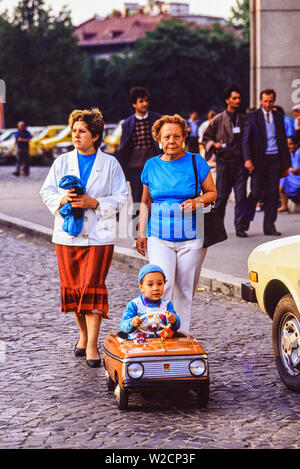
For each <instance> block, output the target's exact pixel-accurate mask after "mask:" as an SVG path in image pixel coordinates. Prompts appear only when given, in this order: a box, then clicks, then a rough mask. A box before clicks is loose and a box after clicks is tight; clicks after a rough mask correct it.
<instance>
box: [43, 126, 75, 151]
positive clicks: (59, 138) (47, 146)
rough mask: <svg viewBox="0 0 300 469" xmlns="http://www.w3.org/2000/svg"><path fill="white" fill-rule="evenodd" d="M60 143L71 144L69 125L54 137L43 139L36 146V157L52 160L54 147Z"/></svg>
mask: <svg viewBox="0 0 300 469" xmlns="http://www.w3.org/2000/svg"><path fill="white" fill-rule="evenodd" d="M61 142H72V130H71V128H70V126H69V125H67V126H66V127H65V128H64V129H62V130H61V131H60V132H59V133H58V134H57V135H55V137H52V138H45V139H44V140H41V141H40V142H38V143H37V145H36V147H37V148H36V154H37V156H44V157H45V158H48V159H50V160H52V159H53V149H54V147H55V145H57V144H58V143H61Z"/></svg>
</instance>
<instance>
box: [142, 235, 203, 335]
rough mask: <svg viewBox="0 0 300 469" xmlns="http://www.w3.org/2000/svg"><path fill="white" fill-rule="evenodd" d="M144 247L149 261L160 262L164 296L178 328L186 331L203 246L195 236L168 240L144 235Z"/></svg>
mask: <svg viewBox="0 0 300 469" xmlns="http://www.w3.org/2000/svg"><path fill="white" fill-rule="evenodd" d="M147 250H148V259H149V263H150V264H156V265H158V266H160V267H161V268H162V269H163V271H164V272H165V275H166V278H167V281H166V285H165V293H164V298H165V299H166V300H169V301H172V303H173V306H174V309H175V311H176V313H177V314H178V316H179V317H180V321H181V326H180V330H181V331H183V332H186V333H189V329H190V321H191V312H192V301H193V296H194V293H195V291H196V287H197V284H198V281H199V277H200V272H201V267H202V264H203V261H204V258H205V255H206V252H207V248H203V247H202V241H201V240H199V239H196V240H189V241H183V242H170V241H164V240H162V239H158V238H148V242H147Z"/></svg>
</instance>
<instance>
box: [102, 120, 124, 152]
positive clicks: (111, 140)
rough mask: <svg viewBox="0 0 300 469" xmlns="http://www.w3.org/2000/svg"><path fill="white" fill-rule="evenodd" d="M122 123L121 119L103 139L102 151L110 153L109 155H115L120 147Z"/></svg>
mask: <svg viewBox="0 0 300 469" xmlns="http://www.w3.org/2000/svg"><path fill="white" fill-rule="evenodd" d="M122 123H123V120H121V121H120V122H119V123H118V125H117V126H116V127H115V128H114V129H113V130H112V132H111V133H108V135H106V137H105V138H104V139H103V141H104V151H105V152H106V153H110V154H111V155H116V154H117V152H118V151H119V149H120V143H121V135H122Z"/></svg>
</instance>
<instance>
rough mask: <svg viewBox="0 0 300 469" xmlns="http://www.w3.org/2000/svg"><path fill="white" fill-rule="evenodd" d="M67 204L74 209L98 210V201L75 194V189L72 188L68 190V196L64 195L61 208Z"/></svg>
mask: <svg viewBox="0 0 300 469" xmlns="http://www.w3.org/2000/svg"><path fill="white" fill-rule="evenodd" d="M67 202H70V204H71V206H72V207H74V208H82V209H88V208H91V209H96V208H97V207H98V204H99V202H98V200H96V199H94V198H93V197H90V196H89V195H87V194H83V195H77V194H76V192H75V188H74V187H72V188H71V189H69V190H68V192H67V193H66V195H64V196H63V197H62V199H61V201H60V207H62V206H63V205H65V204H66V203H67Z"/></svg>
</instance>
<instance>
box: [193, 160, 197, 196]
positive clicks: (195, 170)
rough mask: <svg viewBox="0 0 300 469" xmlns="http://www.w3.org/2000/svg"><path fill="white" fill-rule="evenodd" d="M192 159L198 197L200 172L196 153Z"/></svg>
mask: <svg viewBox="0 0 300 469" xmlns="http://www.w3.org/2000/svg"><path fill="white" fill-rule="evenodd" d="M192 160H193V168H194V173H195V179H196V190H195V197H197V196H198V173H197V164H196V157H195V153H193V154H192Z"/></svg>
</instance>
